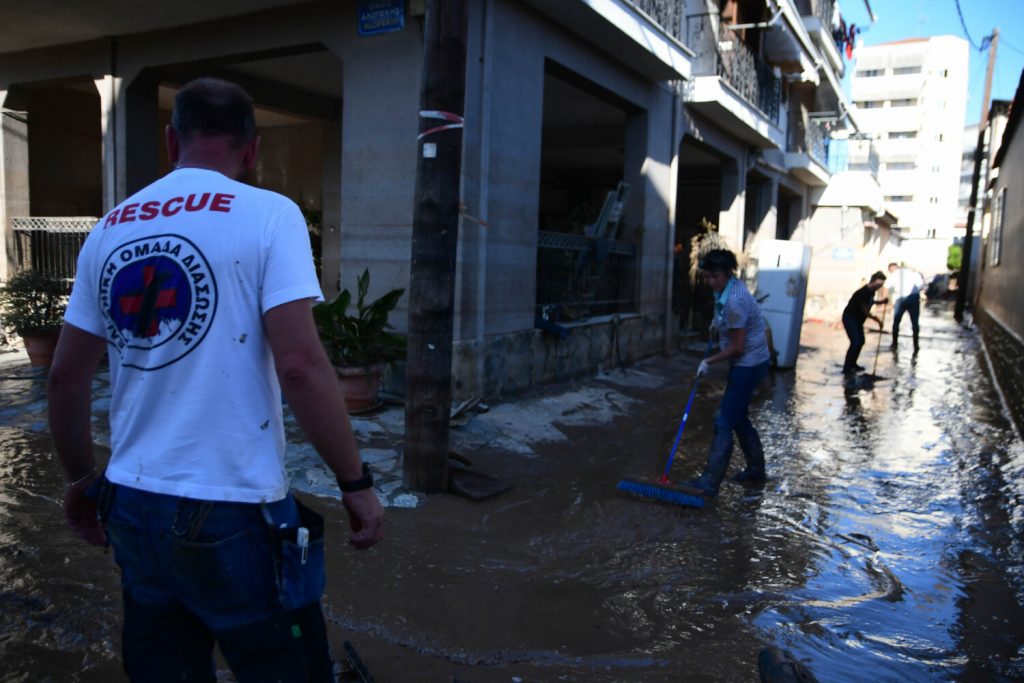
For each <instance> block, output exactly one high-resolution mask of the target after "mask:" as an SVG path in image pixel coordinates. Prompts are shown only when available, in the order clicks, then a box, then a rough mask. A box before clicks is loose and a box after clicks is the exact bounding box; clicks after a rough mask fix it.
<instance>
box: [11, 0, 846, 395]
mask: <svg viewBox="0 0 1024 683" xmlns="http://www.w3.org/2000/svg"><path fill="white" fill-rule="evenodd" d="M371 4H373V5H374V6H375V7H376V6H378V5H386V6H387V7H388V8H390V10H392V11H389V12H388V13H387V15H388V16H390V17H393V18H394V20H393V21H392V22H391V23H390V24H388V25H386V26H384V27H383V29H384V30H382V27H381V25H380V24H379V22H378V23H374V22H373V21H369V19H368V16H367V15H366V8H367V7H368V4H367V3H365V2H357V1H356V0H348V1H344V2H319V1H318V2H297V1H296V2H292V1H288V0H257V1H253V2H245V3H242V2H228V3H219V4H213V3H200V2H198V0H185V1H184V2H182V3H178V4H176V5H175V6H174V7H173V8H172V7H170V6H166V5H164V4H161V3H156V2H139V3H135V4H134V5H133V10H132V11H131V12H128V13H125V12H121V11H119V9H118V8H119V7H120V5H116V3H113V2H107V1H106V0H99V1H98V2H96V3H90V4H89V5H88V6H86V5H79V4H67V5H52V6H47V10H46V12H48V13H49V15H48V16H46V17H45V21H41V20H39V19H40V18H39V17H37V16H36V15H35V14H33V12H32V11H31V10H30V8H27V7H23V6H19V5H14V6H7V7H5V8H4V9H3V10H2V11H0V19H3V21H2V22H0V23H2V24H3V25H5V26H8V27H10V26H19V27H21V29H20V30H19V31H17V32H12V31H10V30H8V33H10V35H5V36H4V41H3V43H2V47H0V107H3V114H2V116H0V118H2V121H3V126H2V127H0V145H2V150H0V160H2V166H0V176H2V177H0V188H2V190H3V191H2V193H0V219H2V222H3V226H4V231H5V236H6V239H5V240H4V243H3V247H4V249H5V250H6V253H5V254H4V256H5V258H0V264H2V265H3V266H4V267H7V268H14V267H21V266H26V265H27V266H32V267H43V266H44V265H45V264H44V263H43V257H44V256H46V255H47V254H50V253H51V252H53V253H56V254H57V255H58V256H60V257H61V258H64V264H63V267H64V268H65V269H72V272H70V273H69V275H70V276H72V277H73V252H74V251H75V249H76V247H75V242H74V240H75V239H78V238H79V237H80V236H81V234H82V232H83V230H87V229H88V227H85V228H83V227H81V226H83V225H84V226H88V225H90V224H91V223H93V222H94V221H95V219H96V218H97V217H99V216H102V215H103V214H104V213H105V212H107V211H109V210H111V209H112V208H113V207H114V206H115V205H116V204H117V203H119V202H121V201H123V200H124V199H125V198H127V197H128V196H130V195H131V194H132V193H133V192H135V191H136V190H138V189H139V188H141V187H143V186H145V185H146V184H148V183H149V182H151V181H152V180H154V179H155V178H157V177H159V176H160V175H162V174H164V173H166V172H168V171H169V170H171V169H170V164H169V162H168V160H167V158H166V154H165V153H164V151H163V150H162V144H161V135H162V133H161V129H162V127H163V126H164V125H166V124H167V122H168V121H169V114H170V106H171V101H172V99H173V96H174V94H175V92H176V91H177V89H178V88H180V87H181V85H183V84H184V83H186V82H188V81H189V80H191V79H192V78H195V77H198V76H203V75H212V76H218V77H223V78H226V79H229V80H233V81H236V82H238V83H239V84H241V85H242V86H243V87H245V88H246V89H247V90H248V91H249V92H250V93H251V94H252V95H253V96H254V99H255V101H256V105H257V126H258V127H259V129H260V131H261V134H262V136H263V141H264V142H263V148H262V153H261V161H260V164H259V166H258V167H257V169H256V171H255V173H254V177H253V178H252V181H253V182H254V183H256V184H258V185H261V186H263V187H267V188H269V189H273V190H276V191H279V192H282V193H283V194H286V195H288V196H290V197H291V198H292V199H294V200H295V201H296V202H297V203H299V204H300V205H301V206H302V208H303V210H304V212H305V213H306V216H307V222H308V223H309V227H310V234H311V240H312V246H313V249H314V254H315V256H316V257H317V259H318V264H319V268H320V273H321V283H322V286H323V289H324V293H325V295H327V296H331V295H333V294H334V293H336V292H337V291H339V288H340V287H343V286H348V287H351V286H352V284H353V283H354V281H355V278H356V276H357V275H358V274H359V273H361V272H362V270H363V269H364V268H369V270H370V272H371V274H372V278H371V283H372V289H373V290H374V291H386V290H387V289H390V288H392V287H405V286H408V283H409V277H410V250H411V234H412V222H413V206H414V201H413V200H414V188H415V175H416V158H417V155H418V142H417V132H418V129H419V125H420V121H419V117H418V115H417V112H418V108H419V107H418V104H419V102H418V101H419V84H420V78H421V70H422V54H423V31H422V27H423V17H424V3H423V2H422V1H420V2H417V1H416V0H379V1H376V0H375V3H371ZM466 6H467V8H468V14H469V20H468V32H467V42H466V48H467V69H466V99H465V111H464V112H463V114H464V117H465V122H466V123H465V128H464V130H463V160H462V204H463V205H464V212H463V220H462V221H461V224H460V226H459V231H460V232H459V246H458V254H457V277H456V282H455V283H454V288H455V306H456V312H455V330H454V337H455V348H454V349H453V351H454V353H453V363H454V367H453V384H454V389H455V395H456V396H457V397H459V396H463V397H465V396H488V397H496V396H498V397H500V396H502V395H508V394H512V393H515V392H518V391H522V390H524V389H527V388H529V387H531V386H535V385H537V384H542V383H545V382H551V381H555V380H559V379H565V378H568V377H573V376H577V375H581V374H586V373H590V372H594V371H596V370H597V369H599V368H600V367H603V366H607V365H609V364H613V363H630V362H633V361H635V360H637V359H639V358H641V357H643V356H646V355H650V354H653V353H658V352H662V351H665V350H669V349H673V348H676V345H677V344H678V340H679V338H680V333H681V331H682V329H683V328H685V327H687V326H688V324H690V321H691V318H692V316H690V315H689V314H688V310H687V309H688V308H689V307H690V302H692V301H693V296H694V293H693V292H692V291H690V290H689V289H687V287H685V286H683V285H681V284H680V280H681V278H680V277H678V276H679V274H680V273H684V272H685V271H686V270H687V269H688V268H689V263H688V261H687V259H686V253H685V252H686V251H688V250H683V251H684V253H683V257H682V258H680V255H679V254H678V253H677V252H678V250H677V249H676V245H678V244H686V243H687V242H688V240H689V238H690V237H692V236H693V235H695V234H696V232H697V231H698V230H699V226H700V225H701V219H702V218H704V219H707V221H708V222H709V223H711V224H714V225H715V226H716V227H717V229H718V230H719V231H720V234H721V235H722V236H723V237H724V238H725V239H726V241H727V243H728V244H729V245H730V246H731V247H732V248H733V249H735V250H736V251H737V252H739V253H741V254H754V253H756V251H755V249H756V245H757V242H758V240H759V239H761V238H764V237H767V238H784V239H789V238H794V239H799V237H800V235H801V234H802V232H801V231H802V229H803V228H804V226H805V224H806V222H807V219H808V217H809V216H810V215H811V212H812V210H813V202H814V197H815V193H816V192H817V191H818V190H820V188H823V187H824V186H825V185H826V184H827V183H828V181H829V178H830V176H831V173H830V171H829V162H828V154H829V143H828V140H829V137H830V136H831V134H832V133H833V132H834V131H836V130H852V129H853V127H854V122H853V118H852V115H851V113H850V109H851V107H850V105H849V102H848V101H847V99H846V98H845V97H844V96H843V93H842V90H841V87H840V85H839V79H840V78H841V77H842V73H843V69H844V63H843V59H842V56H841V52H840V46H839V45H838V44H837V42H836V38H835V36H834V30H833V29H834V26H833V25H834V24H835V23H836V22H837V21H838V19H839V15H838V11H837V10H836V8H835V6H834V4H833V3H832V2H831V0H782V1H781V2H779V1H777V0H772V1H771V2H769V1H768V0H741V1H739V2H737V1H736V0H720V1H719V0H699V1H697V0H677V1H663V0H636V1H635V2H626V1H624V0H609V1H608V2H601V3H594V2H585V1H584V0H565V1H564V2H557V3H553V2H547V1H546V0H482V1H481V2H467V3H466ZM58 28H59V30H58ZM54 235H59V236H61V237H60V238H59V239H57V240H56V241H57V246H54V245H53V241H54V240H53V236H54ZM69 235H70V237H69ZM48 240H49V241H48ZM69 255H70V258H68V257H69ZM756 266H757V264H756V262H754V261H753V260H751V261H750V262H749V264H748V273H750V272H753V271H754V270H755V269H756ZM46 267H51V266H48V265H47V266H46ZM373 294H374V292H373V291H371V293H370V295H371V297H372V296H373ZM405 306H407V303H406V301H405V300H403V301H402V302H401V304H400V306H399V309H398V310H397V312H396V315H395V318H394V323H395V326H396V327H397V328H398V329H399V330H400V331H401V330H404V329H405V327H406V326H405V319H406V316H407V313H408V311H407V308H403V307H405ZM398 380H399V382H400V375H399V377H398Z"/></svg>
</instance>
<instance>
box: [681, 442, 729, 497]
mask: <svg viewBox="0 0 1024 683" xmlns="http://www.w3.org/2000/svg"><path fill="white" fill-rule="evenodd" d="M730 457H732V432H731V431H729V432H723V431H722V430H721V429H718V428H715V435H714V436H713V437H712V438H711V449H710V450H709V451H708V464H707V466H706V467H705V468H704V474H702V475H700V476H699V477H697V478H696V479H693V480H691V481H689V482H687V484H688V485H690V486H693V487H695V488H699V489H701V490H702V491H704V495H706V496H716V495H718V487H719V486H721V485H722V480H723V479H725V471H726V470H727V469H729V458H730Z"/></svg>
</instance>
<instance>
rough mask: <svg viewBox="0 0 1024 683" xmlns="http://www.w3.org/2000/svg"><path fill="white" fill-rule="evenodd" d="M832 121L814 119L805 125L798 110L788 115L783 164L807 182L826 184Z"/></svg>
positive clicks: (819, 184) (814, 184)
mask: <svg viewBox="0 0 1024 683" xmlns="http://www.w3.org/2000/svg"><path fill="white" fill-rule="evenodd" d="M831 125H832V124H831V122H827V121H815V120H812V121H810V122H808V123H807V124H806V125H805V124H804V122H803V118H802V117H801V116H800V114H799V112H794V113H793V115H791V116H790V118H789V142H788V144H787V146H786V168H787V169H788V170H789V171H790V172H791V173H792V174H793V175H795V176H796V177H797V178H799V179H800V180H801V181H803V182H805V183H807V184H808V185H811V186H816V187H822V186H824V185H827V184H828V180H829V177H830V176H829V148H830V146H831V137H830V133H831V130H830V129H831Z"/></svg>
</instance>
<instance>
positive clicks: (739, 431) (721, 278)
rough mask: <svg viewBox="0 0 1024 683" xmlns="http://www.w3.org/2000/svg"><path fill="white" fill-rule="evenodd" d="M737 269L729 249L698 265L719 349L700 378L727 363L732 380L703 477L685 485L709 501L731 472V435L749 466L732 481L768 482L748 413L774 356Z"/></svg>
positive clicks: (714, 252) (757, 309) (700, 371)
mask: <svg viewBox="0 0 1024 683" xmlns="http://www.w3.org/2000/svg"><path fill="white" fill-rule="evenodd" d="M737 267H738V264H737V262H736V255H735V254H733V253H732V252H731V251H729V250H727V249H713V250H712V251H709V252H708V253H707V254H706V255H705V256H704V258H703V259H701V262H700V269H701V271H702V273H703V275H704V280H705V282H707V284H708V286H709V287H710V288H711V290H712V292H713V293H714V300H715V305H714V316H713V318H712V322H711V334H712V339H714V338H715V337H717V338H718V342H719V350H718V352H717V353H714V354H712V355H710V356H708V357H707V358H705V359H704V360H702V361H701V362H700V365H699V366H698V367H697V376H698V377H702V376H704V375H705V374H707V372H708V371H709V369H710V367H711V366H712V365H713V364H715V363H721V362H723V361H728V363H729V379H728V382H727V384H726V387H725V393H724V394H723V395H722V400H721V402H720V403H719V404H718V411H717V412H716V413H715V431H714V436H713V437H712V439H711V448H710V450H709V452H708V461H707V465H706V466H705V468H704V472H703V474H701V475H700V476H699V477H697V478H696V479H693V480H691V481H689V482H687V483H688V485H690V486H693V487H695V488H698V489H700V490H702V491H703V492H704V494H705V495H708V496H714V495H717V493H718V488H719V486H721V484H722V480H723V479H724V478H725V473H726V471H727V470H728V468H729V460H730V458H731V457H732V446H733V442H732V435H733V432H735V433H736V437H737V438H738V440H739V444H740V449H741V450H742V451H743V455H744V457H745V458H746V461H747V466H746V469H744V470H743V471H742V472H740V473H739V474H737V475H736V476H735V477H733V480H734V481H739V482H762V481H764V480H765V464H764V448H763V446H762V444H761V437H760V436H759V435H758V433H757V429H755V428H754V425H753V423H751V421H750V417H749V415H748V410H749V408H750V401H751V399H752V398H753V395H754V390H755V389H756V388H757V385H758V384H759V383H760V382H761V380H762V379H764V376H765V375H766V374H768V368H769V365H770V360H771V357H770V354H769V351H768V342H767V340H766V338H765V324H764V317H763V316H762V314H761V308H760V307H759V306H758V305H757V301H755V300H754V297H753V296H751V294H750V292H749V291H747V287H746V285H744V284H743V282H741V281H740V280H739V279H737V278H736V275H735V273H736V269H737Z"/></svg>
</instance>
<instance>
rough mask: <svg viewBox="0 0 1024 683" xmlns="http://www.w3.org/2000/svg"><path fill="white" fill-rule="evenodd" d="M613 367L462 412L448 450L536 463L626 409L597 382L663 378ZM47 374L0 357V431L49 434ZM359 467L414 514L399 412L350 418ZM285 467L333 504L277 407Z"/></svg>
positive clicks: (20, 355) (102, 425) (393, 408)
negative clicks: (541, 452)
mask: <svg viewBox="0 0 1024 683" xmlns="http://www.w3.org/2000/svg"><path fill="white" fill-rule="evenodd" d="M642 367H643V364H642V363H641V365H640V366H638V367H635V368H625V369H616V370H613V371H610V372H606V373H602V374H600V375H598V376H596V377H590V378H581V379H580V380H577V381H576V382H573V383H571V384H562V385H559V386H557V387H547V388H544V389H541V390H538V391H537V392H532V393H531V394H529V395H527V396H523V397H517V398H516V400H513V401H511V402H506V403H502V404H499V405H497V406H493V407H490V408H488V409H485V410H481V409H478V408H474V409H469V410H467V411H465V412H463V413H462V414H461V415H459V416H458V417H456V418H454V419H453V423H452V424H453V426H452V429H451V432H450V449H451V450H454V451H457V452H460V453H464V454H467V455H470V454H473V453H474V452H477V451H479V450H481V449H485V448H486V449H488V450H492V449H493V450H498V451H503V452H507V453H511V454H514V455H516V456H524V457H526V458H532V457H536V453H535V452H534V446H535V445H536V444H542V443H550V442H556V441H561V440H564V439H565V436H564V434H563V433H562V432H561V431H560V430H559V429H558V428H556V427H555V426H554V424H555V422H558V423H559V424H560V425H570V426H571V425H586V424H595V423H604V422H608V421H609V420H610V419H611V418H612V417H614V415H615V414H616V413H621V412H623V411H625V410H626V409H628V407H629V404H630V402H629V399H628V398H626V397H625V396H621V395H617V394H616V397H612V396H611V395H610V392H609V388H608V386H607V384H604V383H603V382H598V381H597V380H604V381H605V382H609V381H610V382H611V383H612V384H613V385H617V386H622V387H630V386H632V387H647V388H653V387H656V386H660V385H662V384H663V383H664V378H663V377H661V376H658V375H651V374H648V373H646V372H644V371H643V370H642V369H641V368H642ZM45 389H46V368H33V367H31V366H30V365H29V363H28V357H27V355H26V354H25V351H24V349H17V350H13V351H6V352H0V426H6V427H16V428H19V429H23V430H26V431H29V432H35V433H39V434H47V433H48V432H49V429H48V425H47V415H46V391H45ZM109 410H110V375H109V372H108V371H107V370H106V369H105V368H103V369H101V370H100V371H99V372H97V374H96V377H95V379H94V380H93V399H92V424H93V426H92V437H93V443H95V444H98V445H99V446H101V447H103V448H104V449H108V448H109V447H110V426H109V421H108V413H109ZM350 419H351V422H352V429H353V431H354V432H355V436H356V441H357V442H358V444H359V448H360V453H361V454H362V458H363V461H364V462H366V463H367V464H369V465H370V468H371V469H372V470H373V473H374V479H375V482H376V483H375V488H376V491H377V494H378V496H379V497H380V499H381V502H382V503H383V504H384V505H385V506H386V507H398V508H415V507H417V506H419V505H420V504H421V503H422V502H423V501H424V500H425V496H424V494H421V493H416V492H411V491H407V490H406V489H404V488H403V486H402V461H401V455H402V448H403V442H404V433H405V408H404V406H402V405H394V404H385V406H384V407H383V408H380V409H378V410H375V411H373V412H372V413H370V414H366V415H352V416H350ZM284 421H285V436H286V439H287V447H286V448H287V449H286V452H285V469H286V471H287V473H288V477H289V479H290V481H291V487H292V489H294V490H296V491H299V492H302V493H308V494H311V495H314V496H319V497H322V498H333V499H335V500H338V499H340V494H339V493H338V488H337V485H336V483H335V481H334V476H333V474H332V473H331V472H330V470H329V469H328V468H327V467H326V466H325V465H324V464H323V461H322V460H320V457H319V456H318V455H317V454H316V451H315V450H314V449H313V447H312V446H311V445H310V444H309V442H308V441H307V440H306V438H305V435H304V433H303V431H302V429H301V427H299V425H298V423H297V422H296V420H295V418H294V416H293V415H292V414H291V412H290V411H289V410H288V407H287V405H286V406H285V409H284Z"/></svg>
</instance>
